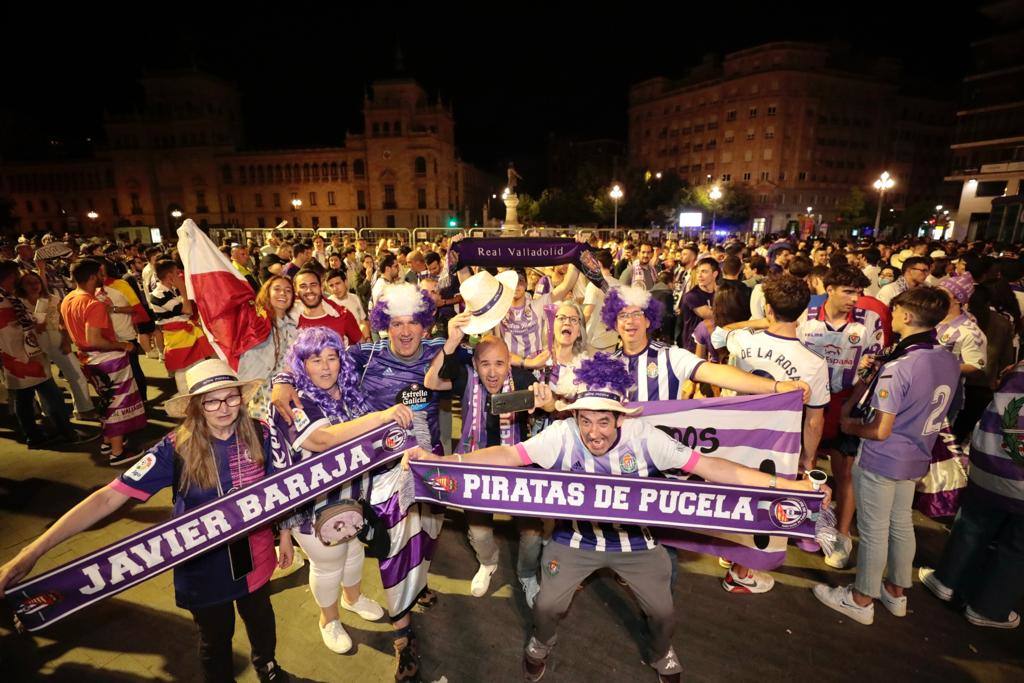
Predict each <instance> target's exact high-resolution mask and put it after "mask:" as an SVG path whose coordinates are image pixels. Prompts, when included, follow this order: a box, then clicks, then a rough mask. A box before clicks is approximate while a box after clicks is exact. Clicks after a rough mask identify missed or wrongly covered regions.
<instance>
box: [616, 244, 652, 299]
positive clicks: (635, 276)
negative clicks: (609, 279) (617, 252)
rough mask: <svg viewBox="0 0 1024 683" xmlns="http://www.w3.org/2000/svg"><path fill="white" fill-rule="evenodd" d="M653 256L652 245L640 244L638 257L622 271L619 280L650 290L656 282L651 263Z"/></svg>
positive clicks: (625, 283)
mask: <svg viewBox="0 0 1024 683" xmlns="http://www.w3.org/2000/svg"><path fill="white" fill-rule="evenodd" d="M653 257H654V247H652V246H651V245H650V244H642V245H640V257H639V258H638V259H637V260H636V261H634V262H633V263H632V264H630V266H627V267H626V269H625V270H623V271H622V275H621V276H620V277H619V282H621V283H622V284H624V285H633V286H634V287H643V288H644V289H647V290H650V289H651V287H653V286H654V283H655V282H657V273H656V272H655V270H654V264H653V263H651V261H652V259H653Z"/></svg>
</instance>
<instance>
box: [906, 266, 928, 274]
mask: <svg viewBox="0 0 1024 683" xmlns="http://www.w3.org/2000/svg"><path fill="white" fill-rule="evenodd" d="M910 270H916V271H917V272H918V273H928V272H931V271H930V270H929V269H928V268H927V267H921V268H910Z"/></svg>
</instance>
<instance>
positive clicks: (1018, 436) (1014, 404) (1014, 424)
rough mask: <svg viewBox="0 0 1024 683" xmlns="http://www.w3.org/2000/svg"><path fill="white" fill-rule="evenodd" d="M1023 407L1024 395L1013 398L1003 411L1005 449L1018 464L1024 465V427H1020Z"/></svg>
mask: <svg viewBox="0 0 1024 683" xmlns="http://www.w3.org/2000/svg"><path fill="white" fill-rule="evenodd" d="M1021 408H1024V397H1021V398H1015V399H1013V400H1012V401H1010V402H1009V403H1007V404H1006V410H1004V411H1003V450H1005V451H1006V453H1007V455H1009V456H1010V458H1012V459H1013V461H1014V462H1015V463H1017V464H1018V465H1024V429H1020V428H1019V427H1018V424H1019V423H1020V411H1021Z"/></svg>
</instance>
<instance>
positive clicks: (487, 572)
mask: <svg viewBox="0 0 1024 683" xmlns="http://www.w3.org/2000/svg"><path fill="white" fill-rule="evenodd" d="M496 571H498V565H496V564H490V565H488V564H482V565H480V569H477V570H476V574H475V575H474V576H473V581H472V583H470V585H469V592H470V593H472V594H473V597H474V598H482V597H483V596H484V594H486V593H487V589H488V588H489V587H490V585H491V575H492V574H494V572H496Z"/></svg>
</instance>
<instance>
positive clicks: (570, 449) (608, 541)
mask: <svg viewBox="0 0 1024 683" xmlns="http://www.w3.org/2000/svg"><path fill="white" fill-rule="evenodd" d="M516 450H517V451H518V452H519V457H520V458H521V459H522V461H523V464H526V465H531V464H533V465H538V466H540V467H542V468H544V469H546V470H562V471H574V472H591V473H595V474H606V475H614V476H622V477H660V476H661V473H662V472H665V471H669V470H678V469H682V470H685V471H687V472H690V471H692V470H693V468H694V467H695V466H696V465H697V463H698V462H699V461H700V457H701V456H700V454H699V453H698V452H697V451H695V450H693V449H690V448H687V447H686V446H684V445H683V444H681V443H679V442H678V441H676V440H675V439H673V438H672V437H670V436H668V435H667V434H665V432H663V431H661V430H660V429H658V428H657V427H655V426H653V425H651V424H649V423H646V422H642V421H640V420H632V419H627V420H626V421H625V422H623V424H622V428H621V429H620V430H619V437H618V439H617V440H616V441H615V445H614V446H612V447H611V448H610V449H609V450H608V452H607V453H605V454H604V455H599V456H595V455H593V454H592V453H591V452H590V451H589V450H587V447H586V446H584V445H583V440H582V439H581V438H580V431H579V427H578V426H577V425H576V420H574V419H568V420H559V421H558V422H555V423H554V424H552V425H551V426H550V427H548V428H547V429H545V430H544V431H543V432H541V433H540V434H537V435H536V436H534V437H531V438H529V439H527V440H526V441H523V442H522V443H520V444H517V445H516ZM551 539H552V540H553V541H555V542H556V543H561V544H562V545H567V546H569V547H570V548H582V549H584V550H595V551H598V552H622V553H628V552H636V551H641V550H651V549H653V548H654V547H655V546H657V543H658V542H657V541H656V540H655V539H654V536H652V535H651V532H650V530H649V529H648V528H647V527H645V526H639V525H635V524H611V523H607V522H584V521H579V520H572V521H570V520H559V521H557V522H556V524H555V531H554V533H553V534H552V536H551Z"/></svg>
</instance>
